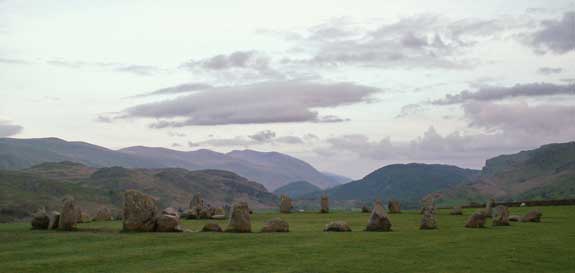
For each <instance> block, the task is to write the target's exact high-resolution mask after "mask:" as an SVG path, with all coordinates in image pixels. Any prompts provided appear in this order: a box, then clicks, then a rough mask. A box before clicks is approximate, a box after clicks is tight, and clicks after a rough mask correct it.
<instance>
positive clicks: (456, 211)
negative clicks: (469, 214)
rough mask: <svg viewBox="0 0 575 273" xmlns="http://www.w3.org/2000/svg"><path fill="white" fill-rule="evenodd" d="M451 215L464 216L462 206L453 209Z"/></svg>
mask: <svg viewBox="0 0 575 273" xmlns="http://www.w3.org/2000/svg"><path fill="white" fill-rule="evenodd" d="M449 214H451V215H463V209H462V208H461V206H455V207H453V208H452V209H451V212H450V213H449Z"/></svg>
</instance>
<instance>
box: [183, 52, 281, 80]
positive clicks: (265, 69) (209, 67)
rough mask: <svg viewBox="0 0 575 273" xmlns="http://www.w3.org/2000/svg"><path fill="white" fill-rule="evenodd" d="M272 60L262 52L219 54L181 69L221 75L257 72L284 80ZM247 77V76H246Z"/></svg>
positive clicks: (193, 61)
mask: <svg viewBox="0 0 575 273" xmlns="http://www.w3.org/2000/svg"><path fill="white" fill-rule="evenodd" d="M271 62H272V60H271V58H270V57H269V56H267V55H265V54H264V53H262V52H259V51H255V50H249V51H235V52H232V53H230V54H219V55H215V56H212V57H209V58H204V59H199V60H190V61H188V62H186V63H184V64H182V65H181V66H180V67H182V68H185V69H188V70H197V69H200V70H203V71H208V72H210V71H211V72H217V73H221V72H223V71H234V72H237V73H241V72H255V73H257V74H258V75H259V76H266V77H273V78H283V75H282V74H281V73H280V72H278V71H276V70H275V69H273V68H272V66H271ZM246 76H247V75H246Z"/></svg>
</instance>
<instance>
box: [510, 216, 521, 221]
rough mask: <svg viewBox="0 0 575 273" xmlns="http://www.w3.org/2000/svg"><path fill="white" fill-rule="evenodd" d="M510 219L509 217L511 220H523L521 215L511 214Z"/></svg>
mask: <svg viewBox="0 0 575 273" xmlns="http://www.w3.org/2000/svg"><path fill="white" fill-rule="evenodd" d="M508 219H509V222H519V221H521V216H519V215H510V216H509V218H508Z"/></svg>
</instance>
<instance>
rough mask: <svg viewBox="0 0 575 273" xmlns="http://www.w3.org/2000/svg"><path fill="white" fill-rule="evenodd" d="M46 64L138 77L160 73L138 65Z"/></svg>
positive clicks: (157, 69) (62, 61) (151, 68)
mask: <svg viewBox="0 0 575 273" xmlns="http://www.w3.org/2000/svg"><path fill="white" fill-rule="evenodd" d="M46 64H48V65H53V66H60V67H66V68H70V69H86V68H103V69H108V70H112V71H118V72H128V73H132V74H136V75H139V76H149V75H153V74H155V73H157V72H159V71H160V69H159V68H158V67H156V66H151V65H139V64H122V63H114V62H85V61H67V60H48V61H46Z"/></svg>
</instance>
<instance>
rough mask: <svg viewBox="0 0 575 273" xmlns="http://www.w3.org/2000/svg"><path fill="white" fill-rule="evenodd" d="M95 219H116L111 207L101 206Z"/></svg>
mask: <svg viewBox="0 0 575 273" xmlns="http://www.w3.org/2000/svg"><path fill="white" fill-rule="evenodd" d="M93 220H94V221H112V220H114V215H113V214H112V210H111V209H110V208H100V209H98V211H97V212H96V216H94V219H93Z"/></svg>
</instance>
